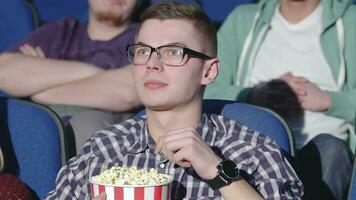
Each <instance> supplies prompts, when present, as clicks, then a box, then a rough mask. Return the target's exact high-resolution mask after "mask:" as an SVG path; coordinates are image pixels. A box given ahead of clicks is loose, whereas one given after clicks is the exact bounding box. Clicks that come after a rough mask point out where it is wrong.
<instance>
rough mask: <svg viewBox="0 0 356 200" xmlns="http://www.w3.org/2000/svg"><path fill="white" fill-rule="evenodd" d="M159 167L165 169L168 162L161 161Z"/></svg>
mask: <svg viewBox="0 0 356 200" xmlns="http://www.w3.org/2000/svg"><path fill="white" fill-rule="evenodd" d="M158 167H159V168H161V169H163V168H165V167H166V164H165V163H160V164H159V165H158Z"/></svg>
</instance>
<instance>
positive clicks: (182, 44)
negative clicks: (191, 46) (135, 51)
mask: <svg viewBox="0 0 356 200" xmlns="http://www.w3.org/2000/svg"><path fill="white" fill-rule="evenodd" d="M136 44H139V45H147V46H151V45H149V44H147V43H145V42H137V43H136ZM167 45H178V46H182V47H187V48H188V45H186V44H184V43H183V42H172V43H167V44H163V45H160V46H167Z"/></svg>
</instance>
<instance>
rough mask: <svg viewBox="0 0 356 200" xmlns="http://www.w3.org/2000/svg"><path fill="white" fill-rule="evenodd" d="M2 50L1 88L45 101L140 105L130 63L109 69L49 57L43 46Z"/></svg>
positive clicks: (104, 106) (111, 107)
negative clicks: (18, 50)
mask: <svg viewBox="0 0 356 200" xmlns="http://www.w3.org/2000/svg"><path fill="white" fill-rule="evenodd" d="M20 51H21V53H3V54H0V90H1V91H4V92H6V93H8V94H10V95H12V96H17V97H31V98H32V100H34V101H36V102H39V103H44V104H64V105H78V106H87V107H92V108H98V109H107V110H112V111H128V110H131V109H133V108H135V107H138V106H139V105H140V102H139V101H138V100H137V98H136V92H135V90H134V89H133V80H132V77H131V69H130V67H129V66H126V67H123V68H120V69H115V70H108V71H105V70H103V69H100V68H98V67H96V66H94V65H91V64H88V63H83V62H77V61H67V60H56V59H48V58H45V55H44V53H43V52H42V50H41V49H39V48H33V47H31V46H29V45H23V46H21V47H20Z"/></svg>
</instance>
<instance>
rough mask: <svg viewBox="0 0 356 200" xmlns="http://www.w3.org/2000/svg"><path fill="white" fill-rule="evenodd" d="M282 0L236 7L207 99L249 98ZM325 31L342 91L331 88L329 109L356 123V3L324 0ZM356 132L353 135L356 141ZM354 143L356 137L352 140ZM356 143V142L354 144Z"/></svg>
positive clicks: (325, 47)
mask: <svg viewBox="0 0 356 200" xmlns="http://www.w3.org/2000/svg"><path fill="white" fill-rule="evenodd" d="M278 3H279V0H261V1H260V3H258V4H248V5H241V6H238V7H236V8H235V9H234V10H233V11H232V12H231V13H230V15H229V16H228V18H227V19H226V20H225V22H224V23H223V24H222V26H221V27H220V29H219V31H218V57H219V59H220V60H221V64H222V65H221V69H220V71H219V75H218V77H217V80H216V81H215V82H214V83H213V84H211V85H209V86H208V87H207V88H206V91H205V96H204V98H205V99H225V100H237V101H241V102H245V101H246V100H247V97H248V95H249V93H250V91H251V88H247V87H246V86H245V85H246V84H245V81H246V79H247V78H248V73H249V71H250V68H251V65H252V64H251V63H252V62H253V60H254V59H255V56H256V51H257V49H258V47H259V46H260V45H261V43H262V41H263V39H264V38H265V36H266V34H267V33H268V30H269V29H270V23H271V20H272V17H273V15H274V11H275V8H276V6H277V5H278ZM321 4H322V5H323V14H322V20H323V31H322V34H321V36H320V43H321V46H322V51H323V53H324V55H325V59H326V60H327V62H328V64H329V66H330V69H331V72H332V74H333V77H334V79H335V81H336V83H337V84H338V86H339V91H337V92H331V97H332V98H331V99H332V100H331V101H332V105H331V107H330V109H329V110H327V111H326V114H327V115H330V116H334V117H338V118H342V119H344V120H346V121H347V122H348V123H349V124H350V125H351V130H352V132H354V129H355V116H356V5H353V4H352V2H351V1H350V0H321ZM353 137H354V134H351V139H350V141H356V137H354V138H353ZM352 143H354V142H352ZM353 145H354V144H351V148H352V149H353V150H354V147H355V146H353ZM355 145H356V143H355Z"/></svg>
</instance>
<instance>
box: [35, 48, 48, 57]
mask: <svg viewBox="0 0 356 200" xmlns="http://www.w3.org/2000/svg"><path fill="white" fill-rule="evenodd" d="M35 50H36V52H37V55H38V56H39V57H40V58H45V57H46V56H45V54H44V53H43V51H42V49H41V47H39V46H37V47H36V48H35Z"/></svg>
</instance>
